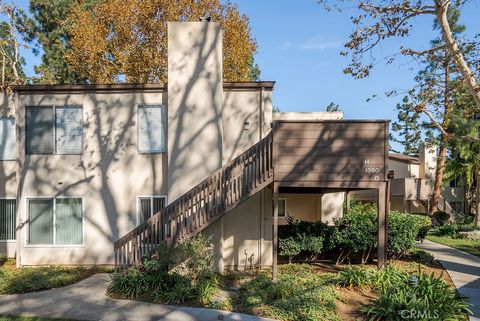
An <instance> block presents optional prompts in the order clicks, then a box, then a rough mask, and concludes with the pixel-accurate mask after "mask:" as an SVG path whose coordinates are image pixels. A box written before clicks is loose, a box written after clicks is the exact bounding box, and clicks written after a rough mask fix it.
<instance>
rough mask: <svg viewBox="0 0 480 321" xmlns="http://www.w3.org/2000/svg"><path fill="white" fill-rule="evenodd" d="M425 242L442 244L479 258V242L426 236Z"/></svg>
mask: <svg viewBox="0 0 480 321" xmlns="http://www.w3.org/2000/svg"><path fill="white" fill-rule="evenodd" d="M427 240H430V241H433V242H437V243H440V244H444V245H447V246H450V247H453V248H455V249H458V250H461V251H464V252H467V253H470V254H473V255H475V256H478V257H480V240H472V239H454V238H451V237H448V236H436V235H427Z"/></svg>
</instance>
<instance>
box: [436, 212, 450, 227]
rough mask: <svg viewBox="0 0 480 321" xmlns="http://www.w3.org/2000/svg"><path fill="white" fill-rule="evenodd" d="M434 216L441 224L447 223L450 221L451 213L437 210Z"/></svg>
mask: <svg viewBox="0 0 480 321" xmlns="http://www.w3.org/2000/svg"><path fill="white" fill-rule="evenodd" d="M433 217H434V218H435V220H436V221H437V222H438V224H439V225H440V226H441V225H444V224H445V223H447V222H448V220H450V215H449V214H448V213H447V212H444V211H437V212H435V213H433Z"/></svg>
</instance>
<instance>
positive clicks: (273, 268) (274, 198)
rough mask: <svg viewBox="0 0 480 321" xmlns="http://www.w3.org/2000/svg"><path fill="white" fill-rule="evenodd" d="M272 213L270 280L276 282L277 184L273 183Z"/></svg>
mask: <svg viewBox="0 0 480 321" xmlns="http://www.w3.org/2000/svg"><path fill="white" fill-rule="evenodd" d="M272 212H273V231H272V249H273V253H272V254H273V259H272V279H273V280H274V281H276V280H277V277H278V264H277V256H278V184H277V183H275V182H274V183H273V201H272Z"/></svg>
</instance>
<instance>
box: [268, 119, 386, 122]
mask: <svg viewBox="0 0 480 321" xmlns="http://www.w3.org/2000/svg"><path fill="white" fill-rule="evenodd" d="M273 122H274V123H390V122H391V120H390V119H325V120H321V119H320V120H316V119H274V120H273Z"/></svg>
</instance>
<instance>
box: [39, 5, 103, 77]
mask: <svg viewBox="0 0 480 321" xmlns="http://www.w3.org/2000/svg"><path fill="white" fill-rule="evenodd" d="M87 2H93V0H92V1H87ZM75 6H78V2H77V1H72V0H30V12H31V14H32V16H33V19H32V20H33V22H34V29H33V30H32V32H31V33H30V40H31V41H36V42H37V43H38V46H39V48H37V50H36V51H37V53H39V52H40V51H41V52H42V62H41V63H40V65H38V66H35V73H36V74H37V78H36V79H34V81H35V82H38V83H45V84H75V83H81V82H82V79H81V77H80V76H79V75H78V74H77V73H76V72H75V71H73V70H72V68H71V67H70V65H69V63H68V62H67V60H66V58H65V53H66V51H67V49H68V48H69V47H70V35H69V32H68V29H69V28H70V23H69V20H68V19H67V17H68V15H69V14H70V12H71V11H72V10H73V9H74V7H75ZM39 49H41V50H39Z"/></svg>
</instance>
